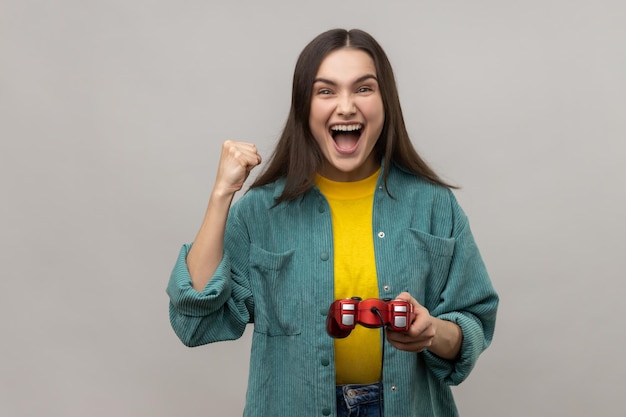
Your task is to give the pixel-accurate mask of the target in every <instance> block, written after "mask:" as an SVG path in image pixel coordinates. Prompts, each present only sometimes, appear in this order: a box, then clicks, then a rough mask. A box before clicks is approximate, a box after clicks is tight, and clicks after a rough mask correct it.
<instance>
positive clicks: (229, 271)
mask: <svg viewBox="0 0 626 417" xmlns="http://www.w3.org/2000/svg"><path fill="white" fill-rule="evenodd" d="M234 223H236V222H235V221H232V220H231V217H230V216H229V220H228V224H227V232H226V236H225V239H224V241H225V251H224V256H223V258H222V261H221V262H220V264H219V265H218V267H217V270H216V271H215V274H214V275H213V277H212V278H211V279H210V280H209V282H208V283H207V285H206V287H205V288H204V290H203V291H201V292H198V291H196V290H195V289H194V288H193V287H192V285H191V284H192V281H191V276H190V275H189V270H188V268H187V254H188V253H189V250H190V248H191V245H190V244H185V245H183V247H182V249H181V250H180V253H179V255H178V259H177V261H176V264H175V266H174V269H173V271H172V274H171V276H170V280H169V283H168V285H167V294H168V295H169V297H170V303H169V315H170V323H171V325H172V328H173V329H174V332H175V333H176V335H177V336H178V337H179V338H180V340H181V341H182V342H183V343H184V344H185V345H187V346H199V345H204V344H207V343H212V342H217V341H221V340H233V339H237V338H239V337H241V335H242V334H243V332H244V330H245V327H246V324H247V323H249V322H251V321H252V318H253V310H254V306H253V301H252V292H251V291H250V286H249V282H248V280H247V276H248V275H247V271H246V270H245V267H244V268H241V264H242V263H244V264H245V262H246V261H245V260H247V257H246V255H245V254H246V253H247V252H246V249H245V246H246V245H247V243H246V242H247V241H248V239H247V237H245V236H244V235H245V233H243V232H242V231H241V230H242V229H241V228H237V227H236V226H235V224H234ZM229 243H230V244H229ZM233 254H237V255H238V256H234V255H233ZM237 258H241V259H243V261H240V260H238V259H237ZM237 266H239V267H237Z"/></svg>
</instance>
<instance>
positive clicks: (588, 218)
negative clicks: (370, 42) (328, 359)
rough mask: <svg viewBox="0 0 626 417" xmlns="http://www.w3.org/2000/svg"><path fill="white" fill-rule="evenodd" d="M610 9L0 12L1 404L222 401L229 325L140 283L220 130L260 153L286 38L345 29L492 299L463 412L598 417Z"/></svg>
mask: <svg viewBox="0 0 626 417" xmlns="http://www.w3.org/2000/svg"><path fill="white" fill-rule="evenodd" d="M625 21H626V5H625V3H624V2H623V1H622V0H614V1H611V0H599V1H592V0H589V1H580V0H542V1H536V0H526V1H496V0H478V1H457V0H455V1H412V2H409V1H407V2H401V1H385V2H382V1H364V0H360V1H352V0H342V1H329V0H324V1H321V0H320V1H315V2H296V1H279V0H270V1H266V2H254V1H249V2H245V1H232V2H230V3H229V4H228V5H226V4H225V3H223V4H221V3H217V2H212V1H206V0H205V1H191V0H183V1H177V2H174V1H163V0H155V1H142V0H130V1H122V0H108V1H104V0H95V1H78V0H57V1H54V2H51V1H44V0H40V1H36V0H19V1H18V0H14V1H12V0H0V139H1V142H0V174H1V176H0V182H1V191H2V203H1V205H0V233H1V237H0V244H1V245H2V247H1V248H0V249H1V250H0V257H1V258H0V260H1V264H2V279H1V280H0V317H1V319H0V320H1V321H0V325H1V329H0V330H1V333H0V334H1V342H0V414H1V415H2V416H3V417H4V416H54V417H56V416H64V417H65V416H67V417H74V416H151V417H152V416H168V417H169V416H180V415H206V416H214V415H225V416H236V415H240V414H241V411H242V409H243V399H244V392H245V387H246V381H247V370H248V357H249V340H250V339H249V336H250V330H251V329H248V331H247V332H246V334H245V335H244V337H243V338H242V340H239V341H236V342H225V343H220V344H215V345H211V346H205V347H200V348H196V349H188V348H185V347H184V346H183V345H182V344H181V343H180V342H179V341H178V340H177V339H176V337H175V335H174V334H173V332H172V331H171V329H170V327H169V323H168V316H167V303H168V299H167V297H166V294H165V286H166V282H167V279H168V277H169V273H170V271H171V268H172V266H173V263H174V260H175V258H176V256H177V253H178V250H179V247H180V245H181V244H182V243H183V242H187V241H190V240H191V239H193V237H194V235H195V232H196V230H197V228H198V226H199V224H200V221H201V218H202V215H203V213H204V209H205V206H206V201H207V198H208V195H209V192H210V189H211V185H212V181H213V178H214V172H215V169H216V162H217V158H218V152H219V149H220V145H221V142H222V141H223V140H225V139H238V140H249V141H254V142H255V143H257V145H258V146H259V148H260V149H261V153H262V154H263V155H265V156H266V157H267V156H268V152H269V150H270V149H272V147H273V144H274V140H275V139H276V137H277V135H278V133H279V132H280V130H281V128H282V125H283V122H284V120H285V117H286V115H287V110H288V107H289V95H290V83H291V75H292V71H293V66H294V64H295V60H296V58H297V55H298V53H299V52H300V50H301V49H302V48H303V47H304V45H305V44H306V43H307V42H308V41H309V40H311V39H312V38H313V37H314V36H315V35H317V34H318V33H320V32H322V31H324V30H326V29H330V28H334V27H344V28H353V27H358V28H363V29H365V30H367V31H369V32H370V33H371V34H373V35H374V36H375V37H376V38H377V39H378V40H379V41H380V43H381V44H382V45H383V47H384V48H385V49H386V51H387V52H388V54H389V57H390V59H391V61H392V64H393V65H394V68H395V71H396V75H397V80H398V84H399V89H400V94H401V97H400V98H401V101H402V104H403V108H404V111H405V117H406V119H407V123H408V126H409V130H410V133H411V135H412V137H413V139H414V141H415V143H416V146H417V147H418V149H419V150H420V152H422V154H423V155H424V156H425V157H426V159H427V160H429V161H430V162H431V163H432V165H433V166H434V167H435V168H436V169H437V170H438V171H439V172H440V173H441V174H442V175H443V176H444V177H445V178H447V179H449V180H451V181H453V182H455V183H457V184H459V185H461V186H462V187H463V188H462V190H460V191H459V192H457V196H458V198H459V200H460V201H461V203H462V205H463V206H464V208H465V210H466V211H467V213H468V215H469V216H470V219H471V221H472V227H473V230H474V233H475V235H476V238H477V240H478V242H479V245H480V247H481V250H482V253H483V256H484V258H485V260H486V262H487V264H488V267H489V270H490V272H491V275H492V277H493V281H494V284H495V286H496V287H497V289H498V290H499V292H500V294H501V297H502V303H501V310H500V314H499V319H498V325H497V329H496V338H495V341H494V343H493V345H492V347H491V348H490V349H489V350H488V351H487V352H486V353H485V354H484V355H483V356H482V357H481V359H480V360H479V363H478V366H477V368H476V369H475V371H474V373H473V374H472V375H471V376H470V378H469V379H468V380H467V381H466V382H465V383H464V384H463V385H461V386H460V387H458V388H455V393H456V397H457V401H458V405H459V408H460V409H461V411H462V415H463V416H465V417H478V416H493V417H501V416H508V417H516V416H519V417H522V416H523V417H532V416H562V415H568V416H589V417H592V416H599V415H602V416H623V415H624V405H623V387H624V380H626V364H625V359H624V354H623V351H624V343H625V341H626V340H625V339H626V337H625V334H624V330H623V328H624V326H623V324H622V320H621V319H622V318H623V317H624V315H625V314H626V302H625V301H624V282H623V278H624V270H625V269H626V261H625V258H626V255H625V254H624V249H625V244H624V236H625V232H626V222H625V220H624V211H625V210H626V187H625V178H626V168H624V159H625V156H626V144H625V138H626V25H625V24H624V22H625Z"/></svg>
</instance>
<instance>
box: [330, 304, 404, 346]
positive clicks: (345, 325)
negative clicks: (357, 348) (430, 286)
mask: <svg viewBox="0 0 626 417" xmlns="http://www.w3.org/2000/svg"><path fill="white" fill-rule="evenodd" d="M376 311H378V312H380V315H379V314H378V313H377V312H376ZM413 317H414V313H413V305H412V304H411V303H409V302H407V301H404V300H390V299H385V300H381V299H379V298H368V299H367V300H363V301H361V299H360V298H359V297H352V298H345V299H342V300H336V301H335V302H333V303H332V304H331V306H330V308H329V310H328V317H327V318H326V330H327V331H328V334H329V335H330V336H332V337H334V338H339V339H341V338H344V337H347V336H348V335H349V334H350V332H351V331H352V329H354V327H355V326H356V325H357V324H360V325H362V326H365V327H369V328H376V327H383V326H387V327H388V328H389V329H390V330H394V331H399V332H405V331H407V330H409V327H410V326H411V322H412V321H413Z"/></svg>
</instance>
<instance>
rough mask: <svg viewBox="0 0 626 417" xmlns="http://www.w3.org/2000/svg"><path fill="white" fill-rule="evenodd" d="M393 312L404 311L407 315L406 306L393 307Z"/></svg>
mask: <svg viewBox="0 0 626 417" xmlns="http://www.w3.org/2000/svg"><path fill="white" fill-rule="evenodd" d="M393 311H402V312H405V313H406V306H393Z"/></svg>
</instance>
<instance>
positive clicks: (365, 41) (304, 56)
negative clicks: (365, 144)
mask: <svg viewBox="0 0 626 417" xmlns="http://www.w3.org/2000/svg"><path fill="white" fill-rule="evenodd" d="M341 48H354V49H358V50H361V51H364V52H366V53H367V54H368V55H369V56H370V57H371V58H372V60H373V61H374V65H375V68H376V75H377V78H378V85H379V88H380V92H381V95H382V101H383V108H384V111H385V123H384V125H383V129H382V132H381V134H380V138H379V139H378V141H377V142H376V146H375V147H374V150H373V152H374V153H375V155H376V157H377V159H378V160H379V161H384V171H383V178H384V181H385V186H386V185H387V174H388V172H389V167H390V164H391V163H392V162H393V163H395V164H397V165H399V166H400V167H402V168H404V169H405V170H407V171H410V172H412V173H414V174H416V175H419V176H421V177H423V178H425V179H427V180H428V181H430V182H432V183H434V184H439V185H443V186H446V187H451V188H454V187H452V186H451V185H449V184H446V183H445V182H444V181H443V180H442V179H441V178H439V176H438V175H437V174H435V172H434V171H433V170H432V169H431V168H430V167H429V166H428V164H426V162H425V161H424V160H423V159H422V158H421V157H420V156H419V155H418V153H417V151H416V150H415V148H414V147H413V144H412V143H411V140H410V138H409V134H408V132H407V130H406V126H405V124H404V118H403V116H402V108H401V107H400V99H399V96H398V90H397V87H396V81H395V77H394V75H393V70H392V68H391V64H390V63H389V59H388V58H387V55H386V54H385V51H383V49H382V48H381V46H380V45H379V44H378V42H376V40H375V39H374V38H373V37H372V36H370V35H369V34H368V33H366V32H364V31H362V30H358V29H353V30H350V31H347V30H344V29H333V30H329V31H327V32H324V33H322V34H320V35H318V36H317V37H316V38H315V39H313V40H312V41H311V42H310V43H309V44H308V45H307V46H306V47H305V48H304V49H303V50H302V52H301V53H300V56H299V58H298V61H297V62H296V67H295V70H294V75H293V87H292V93H291V109H290V111H289V116H288V117H287V122H286V124H285V128H284V130H283V132H282V134H281V136H280V139H279V140H278V143H277V145H276V148H275V149H274V152H273V154H272V156H271V157H270V159H269V162H268V163H267V165H266V167H265V169H264V170H263V172H262V173H261V174H260V175H259V177H258V178H257V179H256V180H255V181H254V183H253V184H252V185H251V186H250V188H255V187H260V186H262V185H265V184H269V183H271V182H274V181H275V180H277V179H279V178H285V179H286V183H285V188H284V190H283V193H282V195H281V196H280V197H279V198H278V200H277V201H276V203H280V202H281V201H290V200H293V199H295V198H297V197H298V196H300V195H302V194H304V193H305V192H306V191H308V190H309V189H310V188H311V187H312V186H313V184H314V182H313V181H314V178H315V174H316V173H317V172H319V171H320V169H321V167H322V164H323V162H324V156H323V155H322V152H321V150H320V148H319V145H318V144H317V142H316V141H315V138H314V137H313V134H312V133H311V129H310V127H309V113H310V110H311V98H312V94H313V83H314V79H315V76H316V75H317V71H318V69H319V67H320V65H321V63H322V61H323V60H324V58H326V56H327V55H328V54H330V53H331V52H333V51H335V50H337V49H341ZM387 191H389V190H387Z"/></svg>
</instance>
